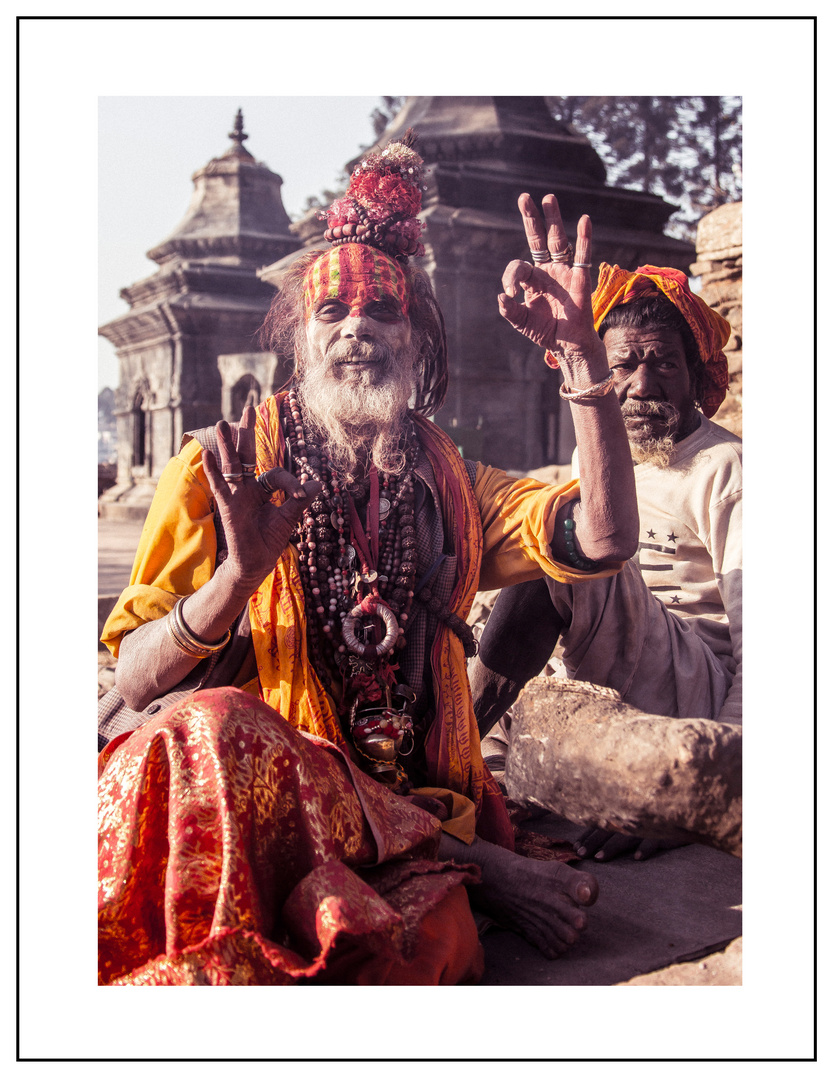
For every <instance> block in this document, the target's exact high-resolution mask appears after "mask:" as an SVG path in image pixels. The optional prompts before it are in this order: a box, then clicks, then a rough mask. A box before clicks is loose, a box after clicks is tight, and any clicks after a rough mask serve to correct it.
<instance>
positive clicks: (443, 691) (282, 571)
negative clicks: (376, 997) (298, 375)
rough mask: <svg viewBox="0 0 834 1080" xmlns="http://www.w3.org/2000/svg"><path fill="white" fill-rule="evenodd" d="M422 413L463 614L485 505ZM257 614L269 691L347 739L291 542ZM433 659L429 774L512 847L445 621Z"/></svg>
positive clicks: (263, 450)
mask: <svg viewBox="0 0 834 1080" xmlns="http://www.w3.org/2000/svg"><path fill="white" fill-rule="evenodd" d="M281 399H282V395H276V396H275V397H271V398H269V399H268V400H267V401H265V402H263V403H262V404H261V405H260V406H259V407H258V422H257V428H256V443H257V468H258V472H259V473H260V472H265V471H266V470H268V469H272V468H274V467H275V466H277V465H283V463H284V458H285V443H284V437H283V433H282V430H281V423H280V402H281ZM414 420H415V423H416V426H417V431H418V437H419V439H420V443H421V446H422V448H423V450H424V452H425V453H426V455H427V456H428V458H429V460H430V462H431V465H432V469H433V472H434V476H435V480H436V483H437V487H438V491H439V493H440V500H441V511H442V514H443V522H444V527H445V532H446V535H447V536H451V537H454V540H455V549H456V555H457V558H458V568H459V574H458V581H457V583H456V585H455V589H454V592H453V594H452V598H451V601H450V605H449V606H450V608H451V610H452V612H453V613H454V614H456V615H459V616H460V617H461V618H465V617H466V615H467V614H468V612H469V610H470V608H471V606H472V601H473V599H474V596H475V592H476V590H477V588H478V579H479V574H480V567H481V559H482V555H483V537H482V527H481V521H480V516H479V512H478V506H477V503H476V501H475V497H474V495H473V492H472V489H471V486H470V484H469V480H468V477H467V475H466V470H465V467H464V463H463V459H462V458H461V456H460V454H459V453H458V450H457V447H456V446H455V445H454V443H453V442H452V440H451V439H450V438H449V437H448V435H446V434H445V432H443V431H441V430H440V428H438V427H437V426H436V425H434V424H432V423H430V422H428V421H426V420H423V419H421V418H420V417H414ZM273 498H274V499H275V500H276V501H280V500H281V499H282V498H283V495H282V494H281V493H280V492H276V494H275V495H274V496H273ZM249 617H250V623H251V627H252V642H253V645H254V649H255V655H256V657H257V662H258V674H259V677H260V683H261V695H262V697H263V700H264V701H265V702H266V703H267V704H268V705H270V706H272V708H273V709H275V710H276V712H278V713H280V715H281V716H283V717H284V718H285V719H286V720H287V721H288V722H289V723H290V724H291V725H292V726H293V727H296V728H299V729H300V730H302V731H307V732H310V733H311V734H313V735H318V736H319V737H320V738H323V739H327V740H328V741H329V742H332V743H335V744H336V745H337V746H344V745H345V742H346V740H345V736H344V733H343V732H342V729H341V725H340V724H339V720H338V717H337V715H336V712H335V708H334V704H333V700H332V698H331V697H330V695H329V694H328V693H327V691H326V690H325V688H324V687H323V686H322V684H321V681H320V680H319V678H318V676H317V675H316V672H315V670H314V669H313V665H312V664H311V663H310V661H309V660H308V658H307V653H306V649H305V641H306V615H305V611H304V592H303V588H302V583H301V576H300V573H299V567H298V555H297V553H296V551H295V549H294V548H293V546H292V545H289V546H288V547H287V549H286V550H285V552H284V554H283V555H282V556H281V558H280V559H279V560H278V562H277V564H276V566H275V569H274V570H273V572H272V573H271V574H270V575H269V577H267V578H266V580H265V581H264V582H263V584H262V585H261V587H260V588H259V589H258V591H257V592H256V593H255V594H254V596H253V597H252V599H251V600H250V603H249ZM431 665H432V673H433V678H434V689H435V702H436V711H435V719H434V723H433V724H432V727H431V729H430V730H429V732H428V735H427V742H426V761H427V764H428V767H429V770H430V775H429V777H428V782H429V783H430V784H431V785H434V786H436V787H441V788H449V789H451V790H453V791H457V792H460V793H461V794H463V795H465V796H467V798H469V799H471V800H472V802H473V803H474V804H475V812H476V815H477V826H476V831H477V833H478V835H479V836H481V837H483V838H484V839H485V840H489V841H491V842H492V843H496V844H501V845H502V846H504V847H508V848H513V847H514V841H513V830H512V826H511V825H510V822H509V818H508V817H507V812H506V809H505V806H504V800H503V798H502V796H501V792H500V789H499V788H498V785H497V783H496V781H495V780H494V778H493V777H492V775H491V773H490V772H489V771H488V769H487V768H486V766H485V765H484V763H483V758H482V757H481V750H480V737H479V735H478V725H477V721H476V720H475V714H474V710H473V708H472V698H471V695H470V693H469V684H468V679H467V673H466V656H465V654H464V651H463V644H462V642H461V641H460V639H459V638H458V637H457V635H456V634H454V633H453V632H452V631H451V630H450V629H449V628H448V627H447V626H446V625H445V624H441V625H440V627H439V629H438V631H437V635H436V637H435V640H434V642H433V644H432V646H431Z"/></svg>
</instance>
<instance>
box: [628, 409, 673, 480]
mask: <svg viewBox="0 0 834 1080" xmlns="http://www.w3.org/2000/svg"><path fill="white" fill-rule="evenodd" d="M622 414H623V419H624V421H625V426H626V434H627V435H628V443H629V446H630V448H631V460H632V461H633V462H634V464H635V465H656V466H657V468H659V469H665V468H667V467H668V465H669V462H670V461H671V460H672V455H673V453H674V451H675V438H674V436H675V433H676V432H677V430H678V425H679V424H680V413H679V412H678V410H677V409H676V408H675V407H674V405H670V404H669V403H668V402H666V401H634V400H629V401H626V402H624V404H623V405H622ZM641 417H643V418H645V419H644V421H643V422H642V423H641V422H640V418H641Z"/></svg>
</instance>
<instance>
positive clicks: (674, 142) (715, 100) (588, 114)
mask: <svg viewBox="0 0 834 1080" xmlns="http://www.w3.org/2000/svg"><path fill="white" fill-rule="evenodd" d="M546 100H547V103H548V106H549V108H550V111H551V112H552V114H553V116H554V117H555V118H556V119H557V120H560V121H562V122H563V123H566V124H569V125H571V126H572V127H573V128H574V129H575V130H576V131H578V132H580V133H581V134H583V135H586V136H587V137H588V139H589V140H590V142H591V144H592V145H593V147H594V149H595V150H596V151H597V153H598V154H599V155H600V157H601V158H602V160H603V162H604V163H605V166H606V169H607V178H608V183H609V184H611V185H613V186H617V187H626V188H637V189H640V190H642V191H650V192H652V193H653V194H656V195H661V196H663V198H665V199H667V200H668V201H669V202H672V203H675V204H676V205H677V207H678V209H677V210H676V211H675V213H674V214H673V215H672V217H671V219H670V223H669V227H668V230H667V231H669V232H670V233H673V234H676V235H679V236H684V237H687V238H692V237H693V236H694V232H695V223H696V222H697V221H698V219H699V218H701V217H703V215H704V214H705V213H707V212H708V211H709V210H712V209H714V208H715V207H716V206H721V205H723V204H724V203H732V202H738V201H739V200H740V199H741V98H739V97H633V98H628V97H558V98H557V97H552V98H547V99H546Z"/></svg>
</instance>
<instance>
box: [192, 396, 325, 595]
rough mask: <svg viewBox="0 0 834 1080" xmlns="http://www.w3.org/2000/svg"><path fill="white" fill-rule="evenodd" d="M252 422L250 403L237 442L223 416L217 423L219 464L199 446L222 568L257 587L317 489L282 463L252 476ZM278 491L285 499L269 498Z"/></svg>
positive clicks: (247, 585)
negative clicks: (223, 546)
mask: <svg viewBox="0 0 834 1080" xmlns="http://www.w3.org/2000/svg"><path fill="white" fill-rule="evenodd" d="M255 422H256V414H255V410H254V409H253V408H252V406H251V405H247V406H246V408H245V409H244V410H243V416H242V418H241V422H240V426H239V428H238V438H237V445H235V438H234V435H233V433H232V429H231V428H230V427H229V425H228V424H227V423H226V421H225V420H221V421H220V423H219V424H218V425H217V427H216V429H215V430H216V431H217V442H218V445H219V447H220V465H219V466H218V464H217V462H216V460H215V457H214V454H213V453H212V452H211V451H210V450H203V468H204V469H205V472H206V477H207V479H208V482H209V485H210V486H211V490H212V492H213V493H214V497H215V499H216V500H217V505H218V507H219V510H220V517H221V520H222V522H223V529H224V531H225V534H226V543H227V545H228V552H229V553H228V556H227V559H226V565H225V568H224V570H225V572H226V573H229V574H233V575H234V577H235V578H236V579H237V580H238V581H239V583H240V585H241V587H243V588H246V589H247V590H249V591H254V590H255V589H257V588H258V586H259V585H260V584H261V582H262V581H263V580H264V578H265V577H266V576H267V574H269V573H270V571H271V570H272V568H273V567H274V566H275V563H276V562H277V560H278V559H279V558H280V556H281V554H282V553H283V551H284V549H285V548H286V546H287V544H288V543H289V542H290V538H291V536H292V533H293V530H294V529H295V527H296V525H297V524H298V522H299V521H300V520H301V518H302V516H303V514H304V510H305V509H306V508H307V506H309V505H310V503H311V502H312V500H313V499H314V498H315V496H316V495H317V494H318V493H319V491H320V490H321V484H320V483H318V481H315V480H309V481H308V482H307V483H306V484H304V485H302V484H301V483H300V481H299V480H297V479H296V477H294V476H293V475H292V473H289V472H287V471H286V470H285V469H281V468H275V469H270V471H269V472H267V473H264V474H262V475H261V476H260V477H258V478H257V479H256V478H255V456H256V451H255ZM275 492H282V493H283V494H284V496H285V498H284V499H283V501H281V502H280V503H276V502H275V501H274V500H273V494H274V493H275Z"/></svg>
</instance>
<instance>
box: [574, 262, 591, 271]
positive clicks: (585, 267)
mask: <svg viewBox="0 0 834 1080" xmlns="http://www.w3.org/2000/svg"><path fill="white" fill-rule="evenodd" d="M593 265H594V264H593V263H574V264H573V268H574V270H590V269H591V268H592V267H593Z"/></svg>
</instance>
